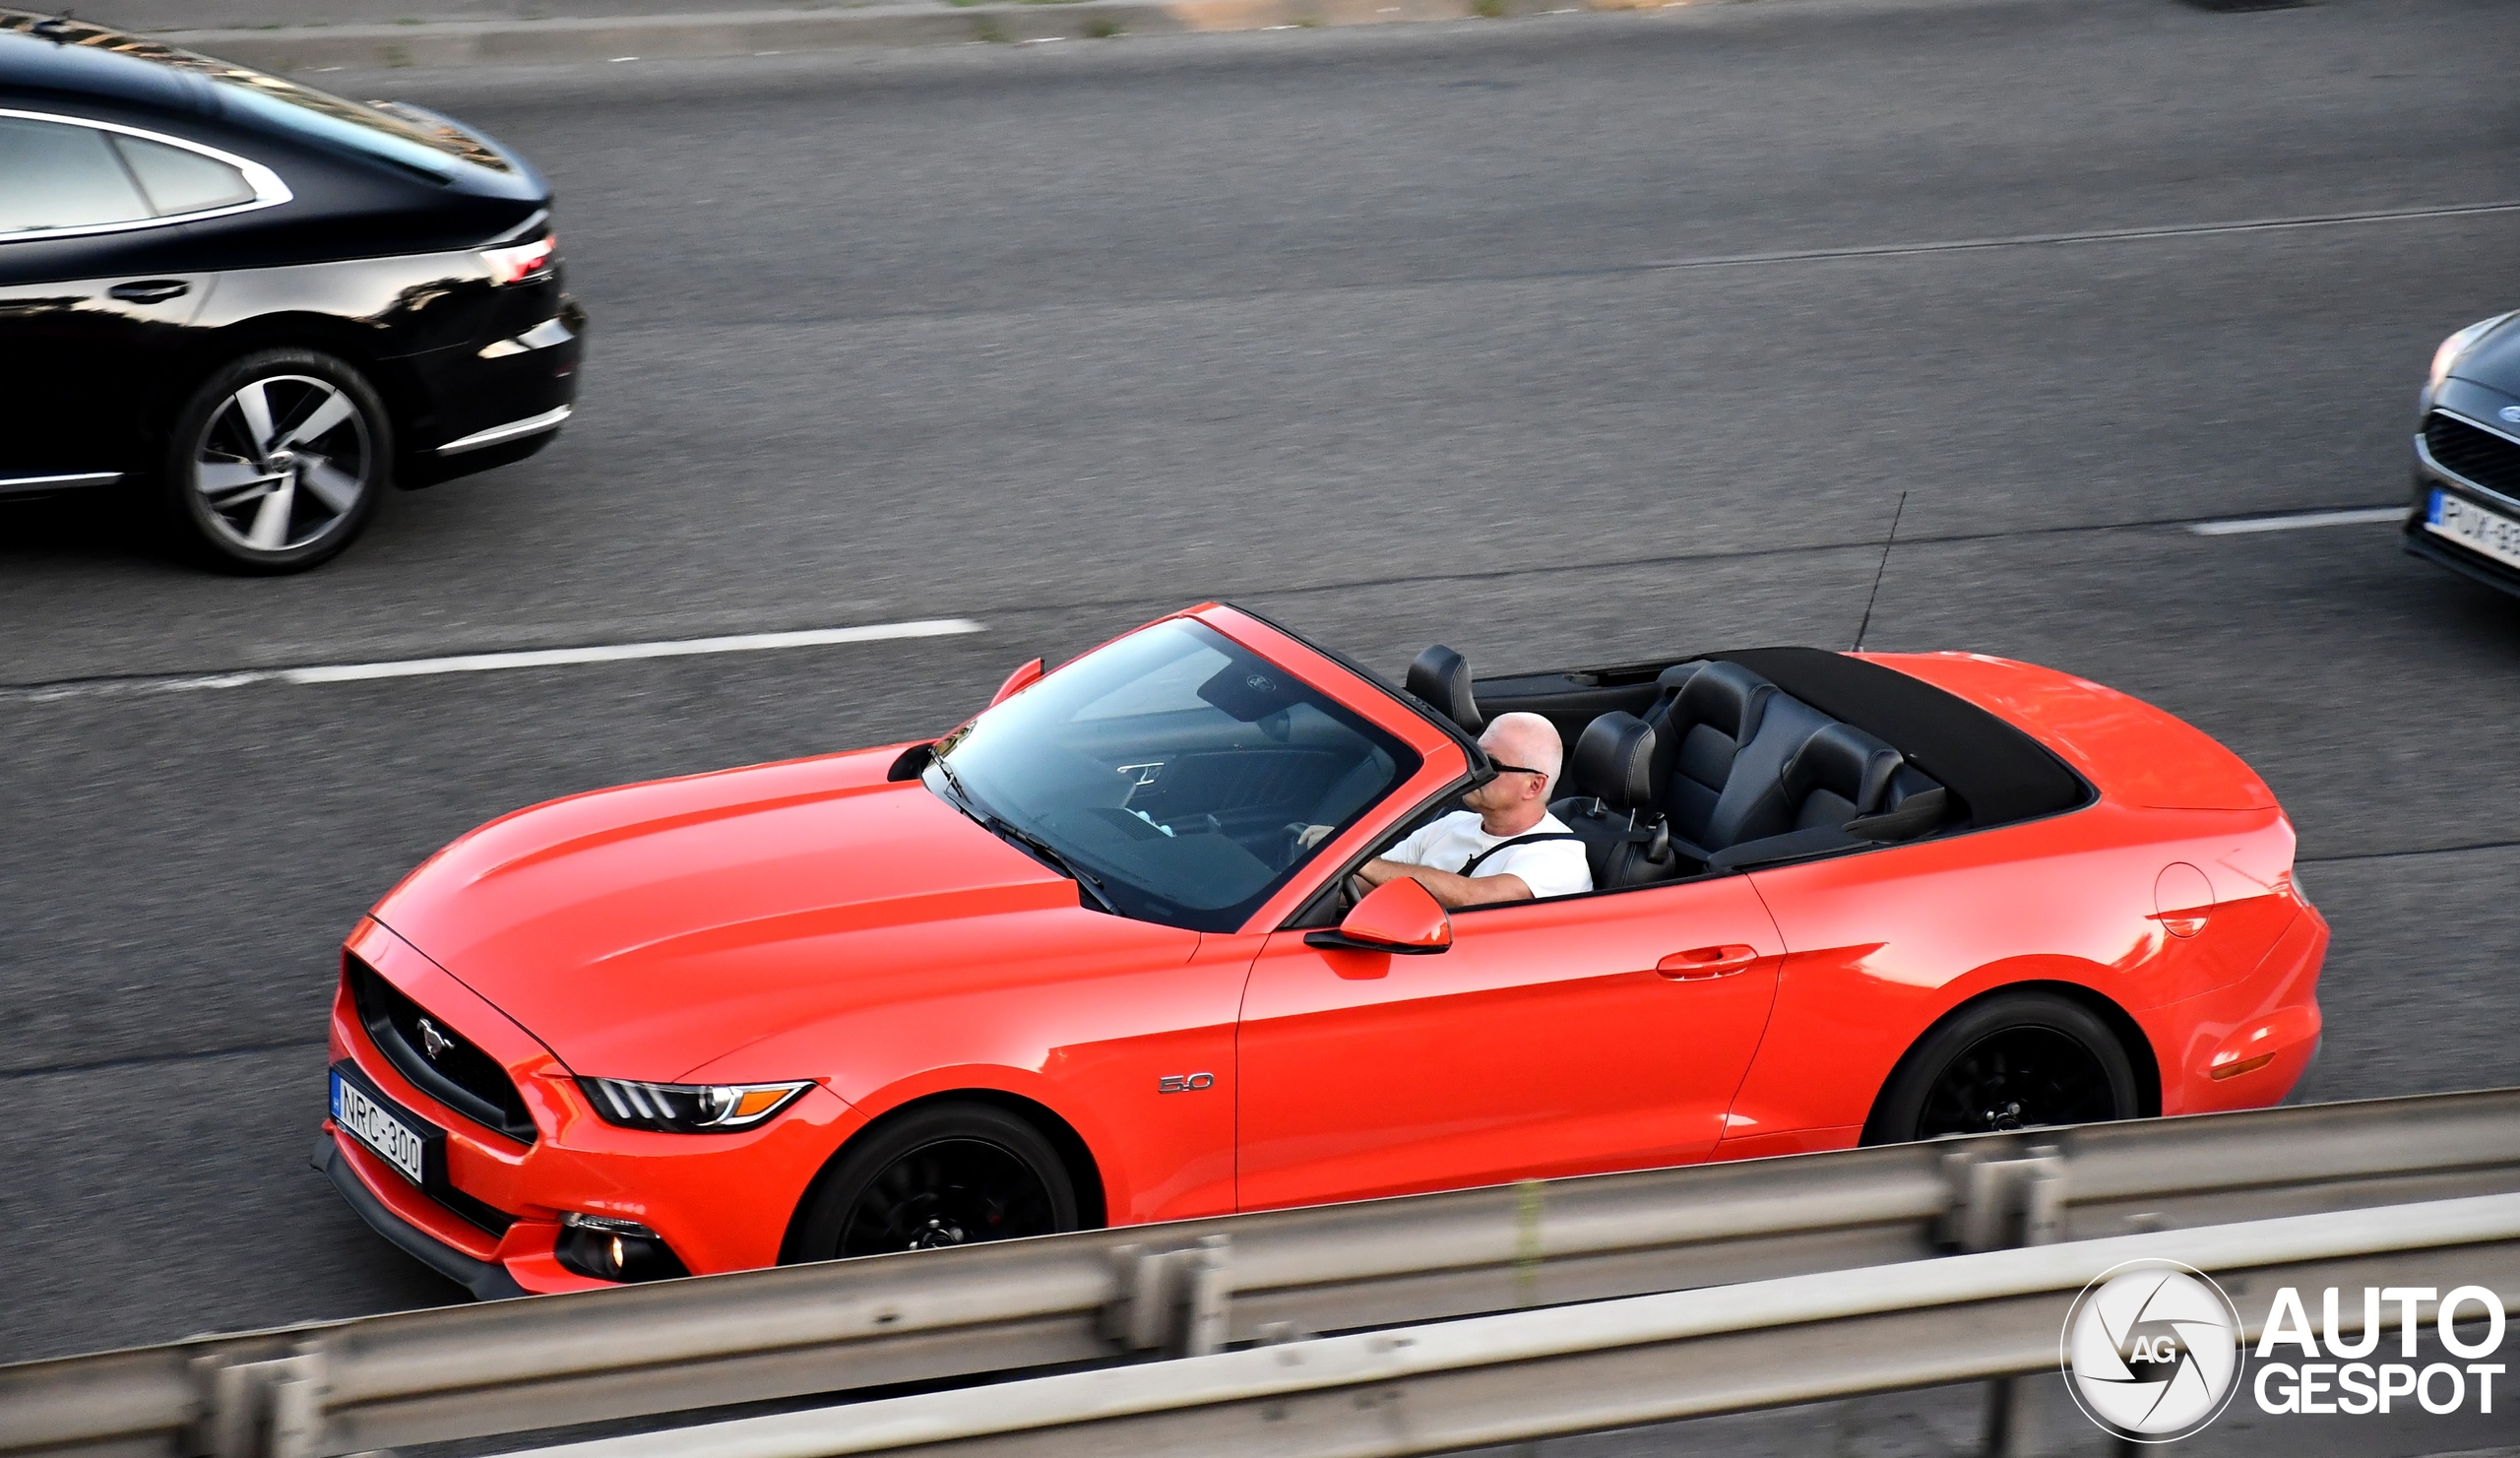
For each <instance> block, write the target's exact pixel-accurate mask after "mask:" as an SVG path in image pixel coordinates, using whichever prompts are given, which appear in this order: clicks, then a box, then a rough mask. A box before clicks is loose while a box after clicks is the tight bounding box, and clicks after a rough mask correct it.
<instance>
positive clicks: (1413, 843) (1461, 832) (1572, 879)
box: [1382, 810, 1593, 897]
mask: <svg viewBox="0 0 2520 1458" xmlns="http://www.w3.org/2000/svg"><path fill="white" fill-rule="evenodd" d="M1544 831H1549V832H1554V833H1556V834H1559V835H1564V834H1565V833H1566V822H1564V821H1562V820H1560V819H1558V818H1557V817H1556V816H1554V815H1543V816H1542V817H1541V820H1540V824H1538V825H1535V826H1533V827H1532V828H1531V829H1529V830H1527V831H1524V832H1523V834H1524V835H1539V834H1541V833H1542V832H1544ZM1512 839H1514V837H1512V836H1504V835H1489V834H1488V833H1487V832H1486V831H1485V830H1484V829H1482V828H1481V825H1480V819H1479V812H1478V811H1476V810H1455V811H1454V812H1452V813H1451V814H1449V815H1446V816H1445V817H1444V818H1443V819H1441V820H1438V821H1436V822H1435V823H1434V824H1432V825H1429V826H1426V827H1424V828H1423V829H1421V830H1419V831H1418V833H1417V834H1416V835H1413V836H1411V837H1410V838H1409V839H1407V840H1405V841H1402V842H1401V843H1400V844H1399V845H1397V846H1394V847H1392V848H1391V849H1390V850H1388V851H1385V852H1384V853H1382V858H1383V859H1385V860H1398V861H1403V862H1406V863H1407V864H1410V865H1426V866H1432V867H1434V868H1435V869H1437V870H1448V871H1452V872H1454V873H1455V874H1459V873H1460V871H1461V868H1462V865H1463V863H1464V862H1466V861H1468V860H1469V859H1470V858H1471V857H1472V856H1477V855H1480V854H1481V853H1482V852H1484V851H1485V850H1487V848H1488V847H1490V846H1501V845H1503V844H1505V843H1506V842H1507V841H1510V840H1512ZM1471 874H1472V875H1473V876H1474V877H1478V876H1520V877H1522V880H1523V884H1524V885H1526V886H1529V887H1531V888H1532V895H1533V896H1535V897H1540V896H1572V895H1574V894H1575V893H1576V892H1579V891H1590V890H1592V889H1593V863H1592V862H1591V861H1589V860H1586V859H1585V858H1584V843H1583V842H1582V841H1541V842H1539V843H1537V844H1535V845H1529V846H1516V847H1515V848H1514V849H1512V850H1510V851H1499V852H1497V853H1496V854H1495V855H1493V856H1488V857H1487V858H1486V859H1485V860H1482V861H1481V862H1479V869H1477V870H1475V871H1473V872H1471Z"/></svg>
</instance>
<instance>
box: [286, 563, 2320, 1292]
mask: <svg viewBox="0 0 2520 1458" xmlns="http://www.w3.org/2000/svg"><path fill="white" fill-rule="evenodd" d="M1509 711H1511V712H1522V713H1536V714H1540V715H1544V716H1545V717H1546V718H1547V719H1549V720H1550V721H1552V722H1553V723H1554V724H1555V726H1556V727H1557V728H1558V729H1559V731H1560V733H1561V734H1562V735H1563V739H1564V742H1565V743H1566V744H1568V745H1570V746H1572V747H1571V749H1570V751H1569V752H1568V753H1567V754H1566V756H1565V759H1566V765H1565V774H1564V778H1565V779H1566V780H1567V782H1568V784H1567V786H1566V787H1565V790H1564V792H1559V791H1557V790H1556V789H1555V787H1551V789H1550V790H1549V794H1550V795H1551V796H1552V797H1553V799H1554V804H1553V809H1554V811H1555V813H1556V815H1557V816H1558V818H1559V820H1560V821H1561V822H1563V823H1564V824H1565V825H1566V826H1567V827H1568V830H1567V831H1566V832H1565V833H1566V834H1572V835H1575V836H1577V837H1579V838H1580V839H1581V840H1582V841H1583V842H1584V850H1585V853H1586V856H1587V857H1588V859H1589V862H1590V866H1591V869H1592V872H1593V880H1594V885H1595V887H1596V889H1594V890H1592V891H1590V892H1586V893H1584V894H1581V895H1573V896H1560V897H1554V898H1550V899H1545V900H1538V901H1534V900H1522V901H1515V902H1508V903H1504V904H1500V905H1493V906H1481V907H1474V908H1467V909H1462V910H1456V911H1452V912H1449V913H1448V912H1446V911H1445V909H1444V908H1443V907H1442V906H1441V905H1439V904H1438V903H1437V901H1436V900H1435V898H1434V896H1433V895H1431V894H1430V893H1429V892H1428V891H1427V890H1426V889H1425V888H1424V887H1423V886H1421V885H1420V884H1419V882H1418V881H1417V880H1413V879H1406V878H1402V879H1394V880H1390V881H1389V882H1388V883H1387V884H1383V885H1381V886H1379V887H1377V888H1374V889H1371V890H1366V889H1364V879H1363V878H1362V877H1360V876H1357V875H1356V874H1355V871H1356V870H1357V869H1358V868H1359V867H1361V866H1363V865H1364V864H1365V862H1366V861H1367V860H1368V859H1370V858H1372V857H1373V856H1375V854H1376V853H1377V852H1378V851H1380V850H1382V849H1384V848H1386V847H1389V846H1392V845H1393V844H1395V843H1396V842H1397V841H1399V840H1400V838H1402V837H1403V836H1404V835H1407V834H1409V833H1411V832H1412V831H1414V830H1416V829H1417V828H1418V827H1419V826H1421V825H1424V824H1427V823H1429V822H1430V821H1431V820H1432V819H1433V818H1435V817H1436V816H1438V815H1441V814H1444V813H1446V812H1449V811H1452V810H1455V809H1457V808H1458V807H1459V801H1460V799H1461V796H1462V795H1463V794H1464V793H1465V792H1472V791H1476V790H1479V789H1480V788H1481V787H1482V786H1483V785H1485V784H1486V782H1487V781H1489V780H1490V779H1493V778H1495V777H1497V776H1499V775H1501V774H1504V773H1507V772H1509V771H1510V772H1516V773H1524V774H1535V775H1538V774H1544V773H1546V771H1547V769H1548V767H1546V766H1509V765H1501V764H1497V763H1494V762H1492V761H1491V760H1490V759H1489V758H1488V756H1487V754H1486V752H1485V751H1484V750H1482V749H1481V747H1480V743H1479V741H1478V740H1477V739H1476V738H1474V737H1473V735H1474V733H1475V732H1476V730H1477V729H1479V728H1480V726H1481V722H1482V720H1483V719H1485V718H1486V717H1489V716H1495V715H1499V714H1502V713H1505V712H1509ZM2293 850H2294V838H2293V830H2292V826H2291V825H2290V823H2289V822H2287V820H2286V819H2285V816H2284V812H2283V811H2282V809H2281V808H2279V807H2278V806H2277V804H2276V802H2275V797H2274V796H2273V795H2272V794H2271V793H2269V792H2268V791H2267V789H2266V786H2265V785H2264V784H2263V783H2261V782H2260V781H2259V779H2258V778H2257V776H2256V775H2254V774H2252V773H2251V772H2250V771H2249V769H2248V767H2247V766H2245V765H2243V764H2242V763H2241V762H2240V761H2239V760H2238V759H2237V758H2236V757H2235V756H2233V755H2232V753H2231V752H2230V751H2228V750H2226V749H2224V748H2223V747H2222V746H2221V745H2219V744H2217V743H2215V742H2214V741H2213V740H2212V739H2209V738H2207V737H2206V736H2205V735H2204V734H2202V733H2200V732H2198V731H2197V730H2196V729H2191V728H2189V727H2188V726H2187V725H2185V724H2183V723H2181V722H2179V721H2178V720H2176V719H2173V718H2172V717H2171V716H2169V715H2167V714H2164V713H2162V712H2161V711H2159V710H2157V709H2154V708H2151V707H2149V706H2147V705H2145V704H2143V703H2140V702H2138V701H2136V700H2134V699H2131V698H2128V697H2126V696H2125V695H2123V694H2119V693H2115V692H2112V691H2111V690H2110V689H2107V688H2103V687H2101V686H2100V685H2099V684H2096V683H2090V682H2086V681H2084V680H2082V679H2079V678H2074V677H2070V676H2068V675H2066V674H2063V673H2058V672H2053V671H2050V670H2048V669H2045V668H2039V667H2033V666H2029V665H2026V664H2018V663H2009V662H2005V661H2003V660H2000V659H1991V658H1983V657H1978V656H1974V655H1969V654H1952V653H1945V654H1916V655H1908V654H1841V653H1829V652H1823V651H1820V650H1817V649H1805V648H1772V649H1759V650H1753V651H1748V652H1739V653H1718V654H1712V655H1707V656H1704V657H1700V658H1692V659H1688V660H1685V661H1682V662H1678V663H1653V664H1644V665H1637V666H1624V667H1614V668H1594V669H1581V670H1572V671H1565V672H1550V673H1529V674H1520V675H1515V676H1510V677H1489V678H1484V679H1480V680H1477V681H1476V682H1474V681H1473V679H1472V677H1471V675H1470V672H1469V669H1468V667H1467V666H1465V665H1464V664H1463V662H1462V660H1461V658H1460V656H1459V655H1457V654H1454V653H1452V652H1451V651H1450V650H1447V649H1441V648H1436V649H1429V650H1428V651H1427V652H1426V653H1425V654H1424V655H1422V656H1421V657H1420V658H1419V660H1418V663H1417V664H1416V665H1415V666H1412V668H1411V670H1410V674H1409V691H1408V692H1405V693H1404V692H1399V691H1395V690H1394V689H1392V688H1391V687H1389V686H1387V685H1386V684H1385V683H1383V682H1382V681H1380V680H1378V679H1377V678H1375V677H1374V676H1373V675H1371V674H1369V673H1367V672H1366V671H1364V670H1363V669H1361V668H1358V667H1356V666H1355V665H1353V664H1351V663H1349V662H1347V661H1346V660H1344V659H1342V658H1340V657H1338V656H1336V655H1334V654H1331V653H1328V652H1325V651H1324V650H1321V649H1318V648H1315V647H1313V646H1312V645H1310V644H1308V643H1306V642H1304V641H1303V640H1302V639H1300V638H1297V637H1295V636H1294V635H1293V634H1292V633H1290V632H1288V631H1286V630H1285V629H1283V628H1280V627H1277V626H1275V625H1273V624H1271V623H1269V622H1268V621H1266V620H1265V619H1262V618H1260V617H1259V616H1257V615H1255V614H1253V613H1250V612H1247V611H1242V610H1239V609H1236V608H1232V607H1228V606H1220V605H1215V604H1210V605H1206V606H1201V607H1196V608H1192V609H1190V610H1188V611H1186V612H1182V613H1179V614H1176V615H1174V616H1171V617H1167V618H1165V619H1162V620H1160V621H1158V622H1155V623H1152V624H1150V625H1148V626H1146V627H1143V628H1140V629H1138V630H1136V631H1135V632H1132V633H1129V634H1127V635H1125V636H1123V637H1120V638H1117V639H1114V640H1113V641H1112V642H1110V643H1107V644H1105V645H1103V647H1101V648H1099V649H1096V650H1095V651H1093V652H1092V653H1089V654H1086V655H1085V656H1083V657H1081V658H1079V659H1077V660H1075V661H1074V662H1071V663H1069V664H1067V665H1065V666H1062V667H1060V668H1059V669H1058V670H1057V671H1055V672H1052V673H1049V674H1047V675H1046V676H1044V675H1042V674H1041V672H1040V665H1039V663H1038V662H1036V663H1034V664H1029V665H1026V666H1025V667H1024V668H1023V669H1020V670H1018V671H1017V673H1016V674H1015V675H1014V676H1012V677H1010V678H1009V679H1008V681H1007V686H1006V687H1005V688H1004V689H1002V690H1000V692H999V694H998V698H997V701H996V702H994V703H993V704H992V705H991V706H990V707H989V708H988V709H987V710H986V711H984V712H982V713H981V714H980V715H978V716H977V718H975V719H973V720H972V721H971V722H969V723H968V724H965V725H964V726H963V727H962V728H960V729H956V730H955V731H954V732H952V733H950V734H948V735H946V736H945V737H944V738H942V739H938V740H935V741H933V742H930V743H917V744H911V745H907V746H904V745H898V744H897V745H892V746H888V747H885V748H881V749H868V750H859V751H856V752H852V753H845V754H834V755H828V756H822V757H818V758H813V759H803V760H796V761H792V762H789V763H786V764H772V765H759V766H755V767H753V768H749V769H737V770H727V771H725V772H722V773H718V774H709V775H697V776H693V777H691V778H688V779H680V780H668V781H662V782H660V783H656V784H649V785H634V786H629V787H626V788H622V789H617V790H606V791H600V792H595V793H591V794H581V795H577V796H573V797H571V798H568V799H562V800H556V801H553V802H552V803H549V804H545V805H539V806H536V807H535V808H533V809H528V810H521V811H518V812H517V813H515V814H513V815H509V816H507V817H506V818H504V819H501V820H497V821H493V822H492V823H490V824H489V825H486V826H483V827H482V828H481V829H479V830H476V831H474V832H473V833H472V834H470V835H467V836H465V837H464V838H463V839H461V840H459V841H457V842H456V843H455V844H453V845H451V846H449V847H447V848H446V849H445V850H444V851H442V852H440V853H438V855H436V856H433V857H431V858H430V859H429V860H428V861H427V862H426V863H424V864H423V865H421V866H420V867H419V868H418V869H417V870H415V871H413V872H412V873H411V874H410V877H408V878H407V879H405V880H404V882H403V883H402V884H401V885H400V886H397V887H396V888H395V889H394V890H393V891H392V892H391V893H390V894H389V895H387V896H386V898H385V899H384V900H383V901H382V902H380V903H379V904H378V905H377V907H376V909H375V911H374V912H373V914H371V915H370V916H369V917H368V918H367V919H364V920H362V921H361V922H360V923H359V926H358V928H357V929H356V931H354V932H353V933H352V934H351V936H350V938H349V941H348V943H347V947H346V949H345V951H344V955H343V958H342V982H341V990H340V994H339V996H338V998H337V999H336V1001H335V1003H334V1009H333V1019H332V1057H333V1068H332V1079H331V1083H332V1106H331V1117H330V1118H329V1119H328V1120H327V1121H326V1123H325V1132H324V1135H323V1137H322V1138H321V1140H320V1141H319V1142H318V1144H317V1147H316V1155H315V1163H316V1165H317V1167H318V1168H319V1169H321V1170H323V1171H324V1172H325V1173H327V1174H328V1175H329V1176H330V1177H331V1179H332V1181H333V1183H334V1184H335V1185H336V1186H337V1187H338V1188H339V1189H340V1191H341V1192H342V1194H343V1195H344V1196H346V1197H347V1199H348V1200H349V1202H350V1204H351V1205H353V1206H354V1207H356V1208H357V1210H358V1211H359V1212H360V1214H361V1215H363V1216H364V1217H365V1218H366V1219H367V1221H368V1222H369V1223H370V1224H371V1225H373V1226H374V1227H375V1228H376V1229H377V1230H378V1231H379V1232H381V1233H382V1234H384V1235H385V1236H387V1237H388V1238H389V1239H391V1240H393V1241H394V1242H395V1243H396V1244H398V1245H400V1246H401V1247H403V1248H404V1249H405V1250H407V1251H409V1252H410V1253H411V1254H412V1255H414V1256H417V1257H418V1258H419V1259H421V1260H423V1261H425V1262H427V1263H428V1264H429V1265H431V1266H433V1267H435V1268H436V1269H437V1270H439V1271H441V1272H443V1273H445V1274H446V1275H448V1276H450V1277H452V1278H454V1279H455V1280H457V1281H459V1282H461V1283H463V1284H464V1285H466V1286H467V1287H469V1288H471V1290H472V1291H473V1293H474V1294H475V1295H477V1296H481V1297H492V1296H501V1295H516V1294H518V1293H520V1292H529V1291H562V1290H573V1289H579V1288H585V1287H592V1286H599V1285H602V1284H605V1283H613V1282H623V1281H642V1280H652V1279H656V1278H659V1277H665V1276H677V1275H682V1274H685V1273H691V1272H710V1271H726V1270H734V1269H738V1268H742V1267H748V1266H765V1265H770V1264H773V1263H775V1262H781V1261H805V1260H822V1259H828V1258H831V1257H835V1256H851V1255H860V1254H870V1253H875V1252H880V1251H893V1250H903V1249H915V1248H921V1247H927V1246H936V1245H946V1244H954V1243H959V1242H963V1241H969V1240H984V1239H995V1238H1001V1237H1004V1236H1027V1235H1038V1234H1042V1233H1046V1232H1051V1231H1061V1230H1072V1229H1076V1228H1078V1227H1082V1226H1093V1225H1100V1224H1104V1223H1110V1224H1129V1223H1135V1222H1141V1221H1154V1220H1167V1219H1174V1218H1179V1217H1188V1216H1201V1215H1212V1214H1218V1213H1223V1212H1229V1211H1233V1210H1251V1209H1260V1208H1266V1207H1270V1206H1285V1205H1298V1204H1309V1203H1315V1202H1321V1201H1331V1200H1352V1199H1358V1198H1363V1197H1367V1196H1374V1195H1390V1194H1399V1193H1405V1192H1410V1191H1417V1190H1433V1189H1445V1188H1451V1187H1457V1186H1465V1185H1478V1184H1488V1183H1495V1182H1498V1181H1503V1180H1512V1179H1521V1178H1526V1177H1547V1176H1553V1175H1562V1174H1577V1173H1590V1172H1602V1171H1614V1170H1633V1169H1640V1168H1648V1167H1655V1166H1665V1165H1676V1164H1684V1163H1688V1162H1690V1161H1696V1160H1710V1159H1738V1158H1745V1157H1751V1156H1759V1155H1778V1154H1789V1153H1795V1152H1798V1151H1804V1150H1817V1149H1832V1148H1838V1147H1842V1146H1847V1145H1853V1144H1857V1143H1859V1142H1879V1141H1890V1140H1904V1139H1917V1138H1926V1137H1931V1136H1934V1135H1937V1134H1944V1133H1953V1132H1972V1131H1979V1130H1988V1129H2008V1128H2017V1127H2023V1126H2028V1125H2036V1124H2050V1123H2075V1122H2085V1121H2090V1120H2097V1119H2112V1118H2127V1117H2133V1116H2138V1115H2146V1114H2162V1113H2170V1114H2176V1113H2192V1112H2199V1111H2203V1110H2208V1109H2234V1108H2240V1107H2246V1106H2253V1105H2265V1104H2272V1103H2274V1102H2276V1101H2277V1100H2278V1099H2280V1098H2281V1097H2282V1096H2283V1095H2284V1094H2285V1093H2286V1091H2288V1090H2289V1089H2291V1088H2292V1086H2293V1084H2294V1082H2295V1080H2296V1079H2298V1078H2299V1076H2300V1074H2301V1071H2302V1069H2303V1068H2304V1067H2305V1066H2306V1065H2307V1064H2308V1063H2309V1061H2310V1058H2311V1057H2312V1055H2313V1054H2314V1052H2315V1051H2316V1049H2317V1046H2318V1041H2319V1011H2318V1005H2317V1002H2316V1000H2315V996H2314V993H2315V987H2316V983H2317V980H2318V971H2319V963H2320V961H2321V959H2322V957H2323V956H2324V955H2325V952H2326V949H2327V940H2328V932H2327V925H2326V922H2325V921H2324V920H2323V919H2321V918H2320V917H2319V915H2318V913H2317V912H2316V911H2314V910H2313V909H2312V908H2311V907H2310V905H2309V903H2308V902H2307V901H2306V900H2304V899H2303V898H2302V895H2301V892H2300V887H2299V883H2298V882H2297V880H2296V879H2295V876H2294V873H2293Z"/></svg>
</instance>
